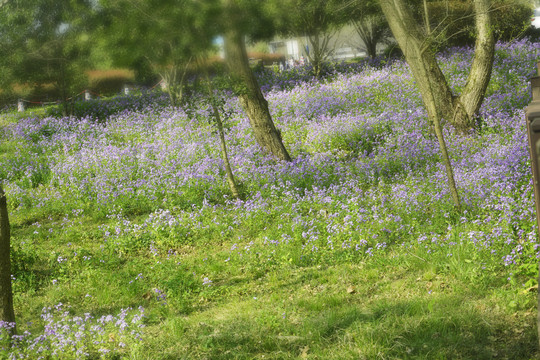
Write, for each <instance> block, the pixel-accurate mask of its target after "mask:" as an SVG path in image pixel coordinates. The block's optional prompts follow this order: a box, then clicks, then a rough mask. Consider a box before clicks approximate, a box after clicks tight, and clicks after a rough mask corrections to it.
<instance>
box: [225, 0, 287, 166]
mask: <svg viewBox="0 0 540 360" xmlns="http://www.w3.org/2000/svg"><path fill="white" fill-rule="evenodd" d="M233 12H234V11H232V10H231V13H233ZM236 16H237V15H236ZM234 18H235V16H234V15H231V19H230V22H231V23H230V24H229V26H228V29H227V30H226V31H225V34H224V41H225V57H226V61H227V65H228V67H229V69H230V71H231V73H232V74H233V75H234V76H235V77H236V78H238V79H239V80H241V81H242V85H243V86H245V88H244V89H242V90H243V91H241V93H240V94H239V95H238V97H239V100H240V104H241V105H242V107H243V108H244V111H245V112H246V114H247V116H248V118H249V122H250V124H251V127H252V129H253V133H254V135H255V139H256V140H257V143H258V144H259V145H260V146H261V147H262V148H263V149H264V150H265V151H267V152H269V153H270V154H272V155H273V156H275V157H277V158H278V159H280V160H285V161H291V157H290V156H289V153H288V152H287V149H286V148H285V146H284V145H283V141H282V139H281V133H280V132H279V131H278V130H277V129H276V127H275V125H274V122H273V121H272V117H271V116H270V111H269V110H268V102H267V101H266V99H265V98H264V96H263V94H262V92H261V89H260V87H259V84H258V83H257V79H256V78H255V75H253V72H252V71H251V68H250V67H249V61H248V57H247V52H246V44H245V40H244V35H243V34H242V33H241V32H240V31H239V29H237V28H236V27H235V24H234Z"/></svg>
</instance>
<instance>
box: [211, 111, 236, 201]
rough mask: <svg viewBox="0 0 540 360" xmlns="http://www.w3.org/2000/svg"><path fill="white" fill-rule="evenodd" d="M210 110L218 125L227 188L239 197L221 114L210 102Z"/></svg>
mask: <svg viewBox="0 0 540 360" xmlns="http://www.w3.org/2000/svg"><path fill="white" fill-rule="evenodd" d="M212 111H213V112H214V118H215V119H216V123H217V126H218V132H219V140H220V143H221V156H222V157H223V163H224V164H225V172H226V173H227V183H228V184H229V189H231V192H232V194H233V196H234V197H235V198H236V199H240V192H239V191H238V186H237V185H236V181H235V180H234V175H233V172H232V169H231V163H230V162H229V155H228V153H227V144H226V142H225V132H224V131H223V123H222V122H221V116H220V115H219V110H218V109H217V107H216V106H215V105H214V104H212Z"/></svg>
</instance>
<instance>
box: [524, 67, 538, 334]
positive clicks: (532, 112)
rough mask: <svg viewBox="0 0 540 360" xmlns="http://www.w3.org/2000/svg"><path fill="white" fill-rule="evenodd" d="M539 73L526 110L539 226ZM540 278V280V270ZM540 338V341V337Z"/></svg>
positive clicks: (532, 80) (535, 78)
mask: <svg viewBox="0 0 540 360" xmlns="http://www.w3.org/2000/svg"><path fill="white" fill-rule="evenodd" d="M538 75H539V76H535V77H533V78H532V79H531V93H532V102H531V103H530V104H529V106H528V107H527V110H526V112H525V122H526V124H527V137H528V139H529V155H530V156H531V168H532V175H533V190H534V200H535V203H536V223H537V226H540V183H539V181H540V62H539V63H538ZM539 266H540V263H539ZM538 279H539V281H540V272H539V278H538ZM537 301H538V306H540V292H538V300H537ZM539 309H540V307H539ZM536 321H537V325H538V334H539V336H540V310H539V311H538V314H537V320H536ZM538 339H539V341H540V337H539V338H538Z"/></svg>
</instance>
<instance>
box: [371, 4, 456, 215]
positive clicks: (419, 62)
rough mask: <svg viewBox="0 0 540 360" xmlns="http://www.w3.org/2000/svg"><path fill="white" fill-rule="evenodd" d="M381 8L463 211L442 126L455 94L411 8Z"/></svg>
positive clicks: (396, 6) (451, 187) (404, 6)
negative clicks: (411, 79)
mask: <svg viewBox="0 0 540 360" xmlns="http://www.w3.org/2000/svg"><path fill="white" fill-rule="evenodd" d="M381 7H382V10H383V12H384V15H385V16H386V19H387V20H388V24H389V25H390V29H391V30H392V33H393V34H394V36H395V38H396V40H397V42H398V44H399V45H400V47H401V50H402V51H403V54H404V55H405V58H406V59H407V63H408V64H409V67H410V68H411V72H412V73H413V76H414V79H415V80H416V83H417V85H418V88H419V90H420V93H421V94H422V100H423V101H424V104H425V106H426V109H427V113H428V116H429V119H430V121H431V122H432V124H433V126H434V128H435V134H436V135H437V139H438V141H439V148H440V150H441V155H442V161H443V163H444V167H445V169H446V175H447V178H448V186H449V188H450V193H451V194H452V199H453V200H454V204H455V206H456V207H457V208H458V209H460V208H461V202H460V199H459V194H458V191H457V186H456V183H455V180H454V171H453V169H452V164H451V162H450V157H449V155H448V151H447V147H446V142H445V140H444V136H443V131H442V126H441V119H448V116H449V114H453V106H452V103H453V96H452V91H451V90H450V87H449V86H448V84H447V82H446V79H445V77H444V74H443V73H442V71H441V69H440V68H439V66H438V64H437V60H436V58H435V54H433V52H432V51H431V49H430V47H429V46H425V36H423V34H422V33H421V31H420V29H419V27H418V25H417V24H416V21H415V19H414V17H413V16H412V13H411V11H410V9H409V8H408V7H407V5H406V4H405V3H404V2H403V1H402V0H381Z"/></svg>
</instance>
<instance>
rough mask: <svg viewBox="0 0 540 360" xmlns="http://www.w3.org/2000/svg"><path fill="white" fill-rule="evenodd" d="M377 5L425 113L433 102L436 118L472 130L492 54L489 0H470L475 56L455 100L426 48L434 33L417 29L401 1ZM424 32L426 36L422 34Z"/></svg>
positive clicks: (484, 90)
mask: <svg viewBox="0 0 540 360" xmlns="http://www.w3.org/2000/svg"><path fill="white" fill-rule="evenodd" d="M380 3H381V7H382V9H383V13H384V15H385V17H386V19H387V20H388V23H389V25H390V28H391V30H392V33H393V34H394V37H395V38H396V40H397V42H398V44H399V46H400V47H401V49H402V51H403V54H404V55H405V59H406V60H407V63H408V64H409V66H410V68H411V71H412V73H413V76H414V79H415V80H416V82H417V84H418V87H419V90H420V93H421V94H422V99H423V101H424V104H426V107H427V108H428V112H429V107H430V105H428V102H433V106H434V107H435V108H436V111H437V112H438V117H439V119H441V118H442V119H444V120H445V121H447V122H450V123H451V124H452V125H453V126H454V127H455V128H456V129H457V130H458V131H460V132H462V133H466V132H468V131H469V130H471V129H473V128H474V127H475V126H476V123H475V118H476V116H477V114H478V110H479V109H480V106H481V105H482V102H483V100H484V95H485V92H486V89H487V86H488V83H489V80H490V78H491V69H492V65H493V57H494V54H495V39H494V37H493V29H492V22H491V15H490V10H491V0H474V11H475V23H476V36H477V37H476V44H475V55H474V60H473V63H472V66H471V70H470V72H469V76H468V78H467V83H466V85H465V88H464V89H463V92H462V94H461V95H460V96H458V97H456V96H453V95H452V90H451V89H450V86H449V85H448V82H447V81H446V78H445V77H444V74H443V73H442V71H441V69H440V68H439V65H438V63H437V58H436V56H435V53H434V52H433V51H432V50H431V49H430V47H431V46H430V45H431V41H432V40H433V39H434V38H435V37H436V36H437V34H434V33H431V31H430V30H429V29H427V30H423V29H422V28H421V27H420V25H419V24H418V22H417V21H416V19H415V18H414V16H413V14H412V12H411V10H410V8H409V7H408V6H407V4H406V3H405V1H404V0H380ZM426 31H428V32H429V34H426ZM431 115H432V114H430V116H431Z"/></svg>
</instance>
